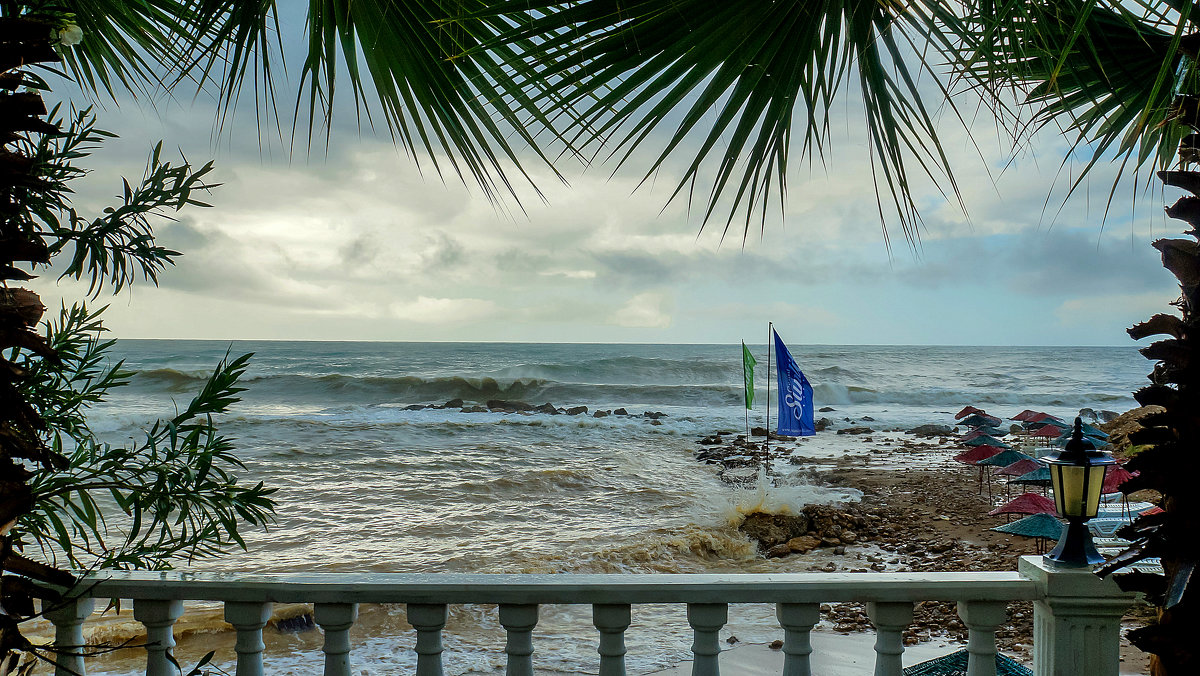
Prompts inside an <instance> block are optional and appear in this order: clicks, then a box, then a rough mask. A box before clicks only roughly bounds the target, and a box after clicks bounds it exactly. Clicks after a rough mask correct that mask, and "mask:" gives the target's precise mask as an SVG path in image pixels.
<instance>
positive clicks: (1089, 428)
mask: <svg viewBox="0 0 1200 676" xmlns="http://www.w3.org/2000/svg"><path fill="white" fill-rule="evenodd" d="M1080 429H1082V430H1083V433H1084V434H1086V435H1088V436H1089V437H1093V438H1098V439H1107V438H1108V432H1105V431H1104V430H1102V429H1100V428H1099V427H1095V426H1093V425H1089V424H1087V423H1083V425H1081V426H1080Z"/></svg>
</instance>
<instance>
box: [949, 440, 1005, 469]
mask: <svg viewBox="0 0 1200 676" xmlns="http://www.w3.org/2000/svg"><path fill="white" fill-rule="evenodd" d="M1003 450H1004V449H1003V448H999V447H997V446H989V445H987V444H984V445H983V446H976V447H975V448H972V449H971V450H969V451H963V452H962V453H959V454H958V455H956V456H954V459H955V460H956V461H958V462H961V463H965V464H968V465H974V464H976V463H978V462H979V461H980V460H987V459H988V458H990V457H992V456H993V455H996V454H997V453H999V452H1000V451H1003Z"/></svg>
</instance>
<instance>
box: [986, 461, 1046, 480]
mask: <svg viewBox="0 0 1200 676" xmlns="http://www.w3.org/2000/svg"><path fill="white" fill-rule="evenodd" d="M1041 467H1042V463H1040V462H1038V461H1037V460H1031V459H1025V460H1018V461H1016V462H1014V463H1013V464H1011V465H1005V466H1004V467H1003V468H1001V469H998V470H996V474H999V475H1001V476H1022V475H1024V474H1029V473H1030V472H1032V471H1033V470H1035V469H1039V468H1041Z"/></svg>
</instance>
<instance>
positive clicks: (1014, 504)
mask: <svg viewBox="0 0 1200 676" xmlns="http://www.w3.org/2000/svg"><path fill="white" fill-rule="evenodd" d="M1053 513H1054V501H1053V500H1051V499H1050V498H1047V497H1045V496H1042V495H1038V494H1037V493H1022V494H1020V495H1018V496H1017V497H1015V498H1013V499H1012V500H1009V501H1008V502H1006V503H1004V504H1003V505H1000V506H999V507H997V508H995V509H993V510H992V511H990V512H988V516H998V515H1000V514H1053Z"/></svg>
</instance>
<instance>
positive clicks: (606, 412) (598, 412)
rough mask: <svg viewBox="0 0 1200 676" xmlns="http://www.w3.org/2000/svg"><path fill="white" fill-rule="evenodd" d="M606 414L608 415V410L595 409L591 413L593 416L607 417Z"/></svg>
mask: <svg viewBox="0 0 1200 676" xmlns="http://www.w3.org/2000/svg"><path fill="white" fill-rule="evenodd" d="M608 416H609V412H608V411H596V412H595V413H593V414H592V417H593V418H607V417H608Z"/></svg>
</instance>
